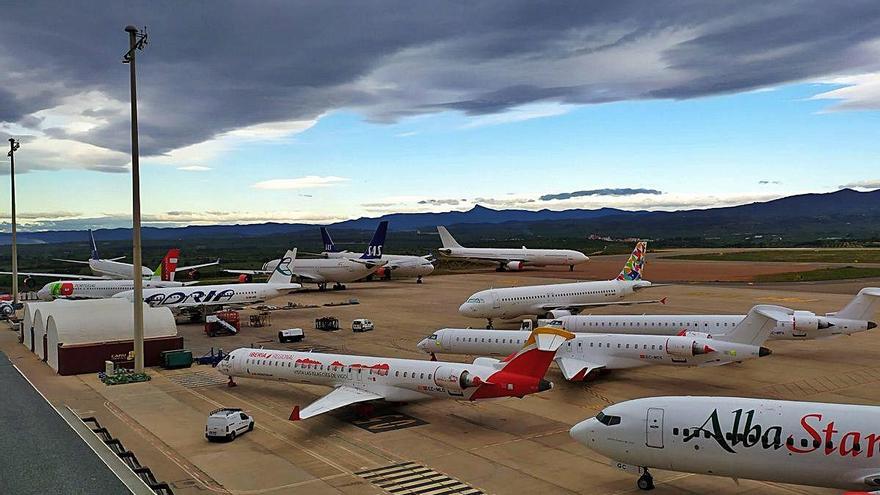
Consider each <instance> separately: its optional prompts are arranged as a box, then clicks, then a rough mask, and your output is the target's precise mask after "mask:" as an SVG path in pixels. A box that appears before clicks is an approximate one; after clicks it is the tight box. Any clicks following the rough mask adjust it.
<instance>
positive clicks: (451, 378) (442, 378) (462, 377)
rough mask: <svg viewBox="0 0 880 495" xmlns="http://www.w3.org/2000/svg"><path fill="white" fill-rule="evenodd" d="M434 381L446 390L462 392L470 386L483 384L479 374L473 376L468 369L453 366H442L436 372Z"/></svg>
mask: <svg viewBox="0 0 880 495" xmlns="http://www.w3.org/2000/svg"><path fill="white" fill-rule="evenodd" d="M434 383H435V384H437V386H438V387H443V388H445V389H446V390H452V391H456V392H461V391H463V390H465V389H468V388H473V387H479V386H480V385H482V384H483V381H482V380H480V378H479V377H477V376H471V374H470V373H468V371H467V370H459V369H456V368H453V367H452V366H440V367H438V368H437V371H435V372H434Z"/></svg>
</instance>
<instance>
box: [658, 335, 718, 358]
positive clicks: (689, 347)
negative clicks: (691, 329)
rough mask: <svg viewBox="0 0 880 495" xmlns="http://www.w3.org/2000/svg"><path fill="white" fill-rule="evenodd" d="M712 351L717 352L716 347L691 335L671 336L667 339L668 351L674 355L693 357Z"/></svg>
mask: <svg viewBox="0 0 880 495" xmlns="http://www.w3.org/2000/svg"><path fill="white" fill-rule="evenodd" d="M710 352H715V349H712V348H711V347H709V344H708V343H706V342H705V341H702V340H700V339H694V338H691V337H669V338H668V339H666V353H667V354H671V355H673V356H681V357H693V356H697V355H700V354H709V353H710Z"/></svg>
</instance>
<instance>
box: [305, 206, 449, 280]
mask: <svg viewBox="0 0 880 495" xmlns="http://www.w3.org/2000/svg"><path fill="white" fill-rule="evenodd" d="M383 223H384V224H385V227H382V224H383ZM379 227H380V228H385V229H387V228H388V222H387V221H386V220H383V221H381V222H379ZM321 239H322V240H323V241H324V251H323V252H322V253H321V256H323V257H325V258H334V259H335V258H349V259H351V258H357V257H358V256H360V254H358V253H353V252H351V251H347V250H346V251H340V250H338V249H337V247H336V244H334V243H333V239H332V238H331V237H330V232H328V231H327V229H326V228H325V227H321ZM381 247H382V246H380V248H381ZM379 255H380V259H381V260H382V261H386V262H387V264H385V265H384V266H380V267H379V268H377V269H376V271H375V272H374V273H373V274H372V275H375V276H377V277H380V278H382V279H385V280H391V277H392V275H393V276H394V277H396V278H412V277H416V283H418V284H420V283H422V277H423V276H425V275H429V274H430V273H431V272H433V271H434V263H433V262H434V257H433V256H431V255H430V254H429V255H427V256H411V255H403V254H385V253H383V252H381V249H380V252H379Z"/></svg>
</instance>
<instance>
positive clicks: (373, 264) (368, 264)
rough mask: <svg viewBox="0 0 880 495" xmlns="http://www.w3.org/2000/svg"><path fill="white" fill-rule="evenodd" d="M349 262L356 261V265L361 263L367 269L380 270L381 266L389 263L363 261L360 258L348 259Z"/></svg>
mask: <svg viewBox="0 0 880 495" xmlns="http://www.w3.org/2000/svg"><path fill="white" fill-rule="evenodd" d="M348 261H354V262H355V263H360V264H362V265H364V266H365V267H367V268H379V267H380V266H385V265H387V264H388V262H387V261H382V260H362V259H360V258H348Z"/></svg>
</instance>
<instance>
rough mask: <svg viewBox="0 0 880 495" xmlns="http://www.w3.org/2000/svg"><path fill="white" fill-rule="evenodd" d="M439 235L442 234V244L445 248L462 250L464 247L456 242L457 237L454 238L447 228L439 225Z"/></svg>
mask: <svg viewBox="0 0 880 495" xmlns="http://www.w3.org/2000/svg"><path fill="white" fill-rule="evenodd" d="M437 233H439V234H440V242H442V243H443V247H445V248H460V247H462V246H461V244H459V243H458V241H456V240H455V237H452V234H450V233H449V231H448V230H446V227H444V226H442V225H439V226H437Z"/></svg>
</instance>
